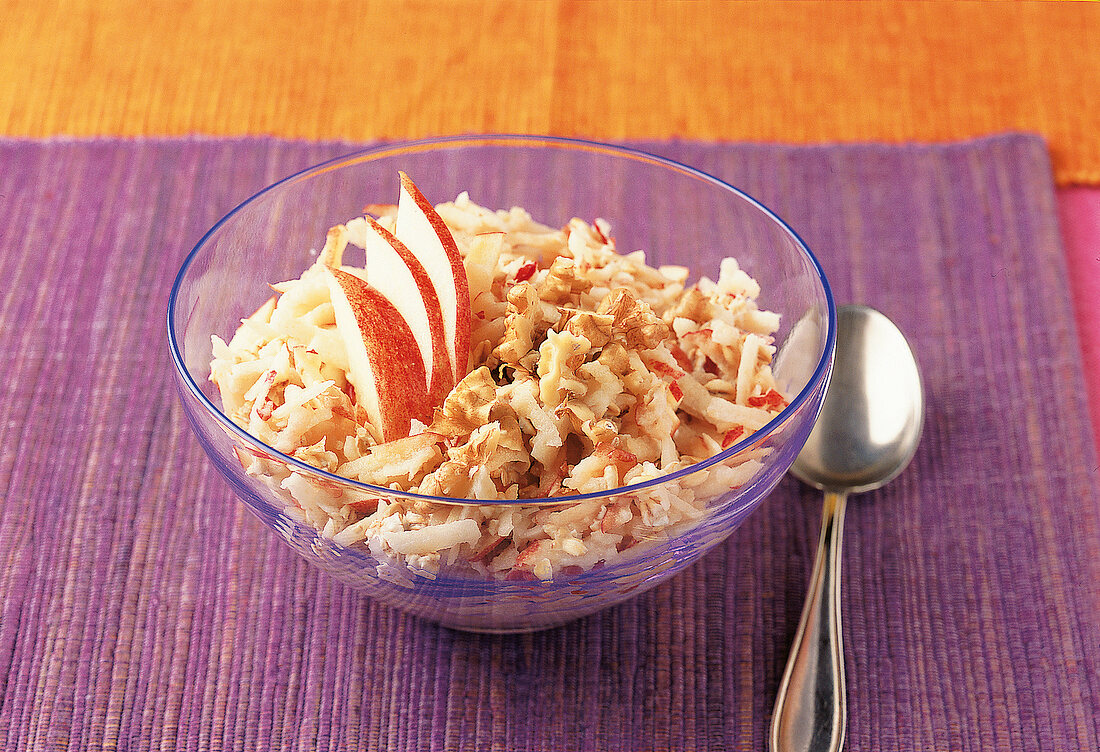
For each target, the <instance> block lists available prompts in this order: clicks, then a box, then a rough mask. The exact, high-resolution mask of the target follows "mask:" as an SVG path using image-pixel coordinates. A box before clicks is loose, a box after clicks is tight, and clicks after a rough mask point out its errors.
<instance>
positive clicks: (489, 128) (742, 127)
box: [0, 0, 1100, 184]
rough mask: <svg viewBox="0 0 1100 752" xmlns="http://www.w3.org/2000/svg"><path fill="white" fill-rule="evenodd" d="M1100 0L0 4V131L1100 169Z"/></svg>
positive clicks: (11, 0) (1081, 171)
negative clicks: (572, 147)
mask: <svg viewBox="0 0 1100 752" xmlns="http://www.w3.org/2000/svg"><path fill="white" fill-rule="evenodd" d="M1097 92H1100V4H1092V3H1031V2H1027V3H1006V2H994V3H984V2H981V3H979V2H941V3H911V2H906V3H881V2H867V3H801V2H799V3H787V2H760V3H719V2H702V1H701V2H661V3H654V2H644V1H640V2H579V1H577V0H533V1H530V2H522V1H521V2H501V1H495V2H472V1H468V0H452V1H445V0H419V1H418V2H411V1H410V2H392V0H391V1H386V2H379V1H371V2H352V1H351V0H299V1H297V2H296V1H294V0H256V1H255V2H243V1H241V0H167V1H159V0H69V1H68V2H63V3H57V2H54V3H48V2H44V0H3V3H0V134H3V135H13V136H48V135H55V134H71V135H78V136H87V135H124V136H126V135H163V134H188V133H201V134H214V135H240V134H274V135H280V136H289V137H302V138H343V139H351V140H369V139H377V138H408V137H419V136H426V135H434V134H445V133H470V132H504V131H509V132H524V133H553V134H558V135H581V136H587V137H591V138H598V139H631V138H669V137H683V138H693V139H718V140H757V141H761V140H766V141H771V140H779V141H788V142H821V141H838V140H839V141H853V140H885V141H908V140H917V141H943V140H951V139H957V138H964V137H969V136H975V135H980V134H984V133H991V132H997V131H1004V130H1027V131H1035V132H1039V133H1042V134H1043V135H1045V136H1046V138H1047V139H1048V141H1049V143H1050V146H1051V152H1052V155H1053V158H1054V162H1055V168H1056V172H1057V176H1058V179H1059V182H1061V183H1073V182H1076V183H1097V184H1100V97H1098V96H1097Z"/></svg>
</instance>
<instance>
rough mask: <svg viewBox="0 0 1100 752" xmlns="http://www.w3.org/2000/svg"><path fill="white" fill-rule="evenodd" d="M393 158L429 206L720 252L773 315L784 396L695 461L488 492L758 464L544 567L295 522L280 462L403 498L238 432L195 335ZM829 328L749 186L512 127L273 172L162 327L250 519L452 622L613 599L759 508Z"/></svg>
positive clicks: (638, 489)
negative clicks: (568, 561) (409, 561)
mask: <svg viewBox="0 0 1100 752" xmlns="http://www.w3.org/2000/svg"><path fill="white" fill-rule="evenodd" d="M398 170H404V171H405V172H407V173H408V174H409V175H411V176H412V177H413V179H414V180H416V182H417V184H418V185H419V186H420V188H421V190H423V191H424V193H425V194H426V195H427V196H428V198H429V199H430V200H431V201H433V202H440V201H448V200H452V199H453V198H454V197H455V196H456V195H458V193H460V192H461V191H469V193H470V196H471V198H473V199H474V201H476V202H477V203H480V204H482V205H483V206H487V207H490V208H510V207H512V206H522V207H524V208H526V209H527V210H528V211H529V212H530V213H531V214H532V216H533V217H534V218H535V219H536V220H538V221H541V222H544V223H546V224H549V225H552V226H562V225H564V224H566V223H567V222H568V221H569V219H571V218H572V217H574V216H579V217H581V218H583V219H586V220H588V221H591V220H593V219H595V218H597V217H602V218H605V219H607V220H608V221H610V222H611V224H612V227H613V229H614V232H615V235H616V240H617V247H618V248H619V250H620V251H622V252H628V251H632V250H636V249H644V250H645V251H646V254H647V260H648V262H649V263H650V264H651V265H654V266H656V265H658V264H666V263H675V264H681V265H684V266H687V267H689V268H690V269H691V270H692V274H693V278H697V277H698V276H701V275H709V276H711V277H715V276H716V275H717V272H718V261H719V260H720V259H721V258H722V257H724V256H734V257H736V258H737V259H738V261H739V262H740V264H741V266H742V268H744V269H745V270H746V271H748V272H749V274H751V275H752V276H753V277H755V279H756V280H757V281H758V282H759V283H760V287H761V290H762V292H761V295H760V298H759V303H760V307H761V308H763V309H767V310H772V311H776V312H778V313H780V314H781V316H782V324H781V328H780V330H779V332H778V334H777V337H776V342H777V343H778V353H777V357H776V359H775V361H774V364H773V367H774V372H775V374H776V376H777V378H778V380H779V382H780V385H781V386H782V387H784V388H785V389H786V390H787V393H788V395H793V396H792V397H791V401H790V404H789V406H788V407H787V408H786V409H784V410H783V412H782V413H781V414H779V415H778V416H777V417H775V418H774V419H773V420H772V421H771V422H770V423H768V424H767V425H766V426H765V427H764V428H762V429H760V430H759V431H757V432H755V433H753V434H751V435H749V436H746V437H744V438H742V439H741V440H740V441H738V442H737V443H736V444H734V445H733V446H731V447H730V448H728V449H727V450H726V451H724V452H722V453H721V454H719V455H716V456H714V457H712V458H710V459H708V460H707V461H705V462H702V463H699V464H698V465H694V466H692V467H690V468H687V469H685V470H683V471H680V472H678V473H674V474H670V475H666V476H663V477H661V478H658V479H656V480H654V481H651V482H649V483H645V484H639V485H636V486H631V487H627V488H622V489H617V490H616V491H613V492H610V493H606V494H589V495H585V496H572V497H556V498H554V499H552V500H550V499H525V500H522V501H520V502H501V503H510V504H518V505H523V506H533V505H539V504H553V505H555V506H564V507H568V506H570V505H573V504H576V503H578V502H584V501H589V500H592V499H601V500H603V501H606V502H607V503H612V502H613V501H615V500H616V499H618V498H623V497H626V496H629V495H635V496H637V495H643V494H654V493H660V492H661V491H662V489H664V490H668V489H669V488H670V487H671V488H674V487H676V486H675V484H681V485H690V484H691V483H693V482H694V481H693V476H694V478H695V479H699V478H701V477H702V476H699V475H696V474H698V473H704V472H708V468H711V466H713V465H716V464H718V463H726V464H729V465H733V464H738V463H740V462H742V461H743V460H744V459H745V458H746V457H748V456H750V453H751V456H754V457H762V467H761V469H760V470H759V472H757V474H756V475H755V476H754V477H753V478H752V479H751V480H750V481H749V482H747V483H745V484H744V485H742V486H740V487H738V488H723V489H721V490H720V491H719V492H718V493H717V494H716V495H715V496H714V498H712V499H710V500H709V501H708V502H707V504H706V507H705V509H706V511H705V513H704V514H703V515H702V516H701V517H700V518H699V519H697V520H695V521H694V522H692V523H691V524H681V525H679V526H677V527H674V528H668V529H666V530H664V531H663V534H662V535H660V536H659V537H657V538H655V539H653V540H651V541H648V542H647V543H644V544H642V545H636V546H634V547H632V548H630V549H628V550H627V551H625V552H623V554H622V555H621V557H619V558H617V559H616V560H615V561H614V562H612V563H606V564H603V565H599V566H597V567H595V568H593V569H590V570H588V571H573V572H570V571H565V572H555V574H554V577H553V578H552V579H550V580H548V581H541V580H530V579H526V580H525V579H492V578H490V577H488V576H475V575H474V574H472V573H471V572H470V571H467V570H461V569H448V568H443V569H441V570H440V571H438V572H435V573H426V572H423V571H419V570H416V569H412V568H410V567H408V566H406V565H405V564H404V563H402V562H400V561H397V560H394V559H391V558H390V557H389V556H387V555H386V554H384V553H382V552H381V551H378V550H373V551H372V549H371V548H370V547H368V546H366V545H355V546H351V547H345V546H342V545H338V544H337V543H335V542H334V541H333V540H331V539H330V538H326V537H324V536H323V535H321V534H320V533H319V532H318V531H317V530H314V529H313V528H312V527H309V526H307V525H306V524H304V523H302V522H299V521H298V517H297V516H295V514H294V501H293V499H292V498H290V496H289V494H288V493H287V491H285V490H284V489H283V487H282V484H281V481H282V480H283V479H285V478H287V477H288V476H289V475H291V474H297V475H298V476H300V478H299V479H298V480H303V479H304V480H305V481H307V482H309V483H312V484H315V485H319V486H321V487H324V488H327V489H330V490H331V491H333V493H334V494H335V495H338V496H340V498H341V499H342V500H345V501H347V502H355V501H360V502H361V501H366V500H370V499H378V498H387V497H394V496H405V497H409V496H416V495H414V494H401V493H399V492H396V491H391V490H389V489H386V488H381V487H376V486H371V485H367V484H364V483H359V482H356V481H352V480H348V479H345V478H341V477H338V476H335V475H332V474H329V473H326V472H324V471H321V470H318V469H316V468H313V467H311V466H309V465H305V464H303V463H301V462H299V461H298V460H296V459H294V458H291V457H289V456H287V455H284V454H281V453H280V452H277V451H276V450H274V449H272V448H271V447H270V446H267V445H266V444H264V443H262V442H260V441H259V440H257V439H255V438H254V437H252V436H251V435H249V434H248V433H246V432H245V431H243V430H242V429H241V428H239V427H238V426H237V425H236V424H234V423H233V422H232V421H231V420H229V418H227V417H226V416H225V415H224V414H223V413H222V412H221V410H220V409H219V404H220V398H219V396H218V392H217V387H216V386H214V385H213V384H212V383H211V382H210V381H209V375H210V360H211V344H210V337H211V335H212V334H218V335H220V336H222V337H224V338H228V337H229V336H231V335H232V333H233V331H234V330H235V329H236V327H237V325H238V323H239V321H240V319H241V318H243V317H244V316H247V315H248V314H250V313H251V312H252V311H254V310H255V309H256V308H257V307H258V306H259V305H260V304H261V303H262V302H263V301H264V300H266V299H267V298H268V297H269V296H270V290H269V288H268V283H271V282H276V281H281V280H284V279H294V278H296V277H298V275H299V274H300V273H301V272H302V271H303V270H304V269H305V268H306V267H307V266H308V265H309V264H311V263H312V261H313V256H311V255H310V253H311V249H318V248H320V246H321V245H322V244H323V242H324V237H325V232H326V230H327V229H328V228H329V227H330V226H332V225H335V224H337V223H341V222H345V221H347V220H348V219H350V218H352V217H355V216H358V215H359V214H360V213H361V211H362V207H363V206H364V205H365V204H368V203H386V202H392V201H394V200H395V197H396V196H397V193H398V176H397V173H398ZM835 329H836V312H835V308H834V303H833V299H832V296H831V293H830V291H829V286H828V283H827V281H826V279H825V275H824V273H823V272H822V269H821V267H820V265H819V264H818V262H817V260H816V259H815V258H814V257H813V255H812V254H811V253H810V251H809V249H808V248H807V247H806V245H805V244H804V243H803V242H802V240H801V239H800V238H799V237H798V236H797V235H796V234H795V233H794V231H792V230H791V229H790V228H789V227H788V226H787V225H786V224H784V223H783V221H781V220H780V219H779V218H778V217H776V216H775V215H774V214H773V213H772V212H771V211H769V210H768V209H767V208H765V207H764V206H762V205H761V204H760V203H759V202H757V201H756V200H754V199H752V198H751V197H749V196H747V195H746V194H744V193H742V192H741V191H739V190H737V189H736V188H734V187H732V186H730V185H727V184H726V183H723V182H722V181H720V180H717V179H715V178H713V177H711V176H709V175H706V174H704V173H702V172H700V171H698V170H695V169H692V168H690V167H686V166H684V165H681V164H677V163H675V162H672V161H669V160H667V159H663V158H659V157H655V156H652V155H649V154H645V153H641V152H638V151H633V150H630V149H624V148H618V147H613V146H607V145H603V144H596V143H590V142H584V141H576V140H566V139H556V138H546V137H526V136H486V137H466V138H462V137H459V138H444V139H438V140H432V141H418V142H412V143H406V144H401V145H396V146H384V147H381V148H374V149H370V150H366V151H363V152H359V153H355V154H351V155H349V156H345V157H341V158H339V159H335V160H332V161H329V162H326V163H324V164H321V165H318V166H316V167H313V168H310V169H308V170H305V171H303V172H301V173H298V174H297V175H294V176H292V177H289V178H286V179H285V180H282V181H280V182H278V183H276V184H274V185H272V186H271V187H269V188H266V189H264V190H263V191H261V192H260V193H258V194H256V195H255V196H253V197H252V198H250V199H248V200H247V201H245V202H244V203H243V204H241V205H240V206H238V207H237V208H236V209H234V210H233V211H232V212H230V213H229V214H228V215H226V217H225V218H223V219H222V220H221V221H219V222H218V223H217V224H216V225H215V226H214V227H213V228H212V229H211V230H210V231H209V232H208V233H207V234H206V235H205V236H204V237H203V238H202V239H201V240H200V241H199V243H198V244H197V245H196V246H195V248H194V250H192V251H191V253H190V255H188V257H187V259H186V260H185V261H184V263H183V266H182V268H181V269H180V271H179V274H178V276H177V278H176V281H175V285H174V287H173V289H172V293H171V298H170V301H169V307H168V341H169V346H170V349H171V353H172V358H173V360H174V361H175V365H176V375H177V386H178V389H179V394H180V399H181V401H182V404H183V407H184V410H185V412H186V414H187V418H188V420H189V421H190V423H191V425H192V427H193V428H194V430H195V434H196V435H197V436H198V438H199V442H200V443H201V444H202V446H203V448H204V449H205V450H206V452H207V454H208V455H209V457H210V459H211V461H212V462H213V463H214V465H215V467H217V469H218V470H219V471H220V472H221V473H222V475H224V476H225V478H226V480H227V481H228V482H229V484H230V485H231V486H232V488H233V489H234V490H235V491H236V492H237V494H238V495H239V496H240V498H241V499H242V500H243V501H244V503H245V504H247V505H248V507H249V508H250V509H251V510H252V511H253V512H254V513H255V514H256V516H257V517H259V518H260V519H261V520H262V521H263V522H264V523H265V524H266V525H268V526H269V527H270V528H271V529H272V530H274V531H275V532H276V533H277V534H278V535H279V536H280V537H281V538H282V539H283V540H284V541H286V543H287V544H288V545H290V546H291V547H292V548H293V549H294V550H295V551H297V552H298V553H299V554H301V555H302V556H304V557H305V558H306V559H308V560H309V561H311V562H313V563H315V564H316V565H317V566H319V567H321V568H322V569H324V570H325V571H327V572H329V573H330V574H332V575H333V576H335V577H336V578H338V579H339V580H341V581H342V582H345V583H347V584H348V585H350V586H352V587H354V588H357V589H359V590H361V591H363V592H365V593H367V594H368V595H370V596H372V597H374V598H377V599H378V600H380V601H383V602H385V603H388V604H390V605H392V606H395V607H397V608H400V609H403V610H405V611H407V612H410V613H413V614H416V615H418V616H421V617H423V618H426V619H429V620H432V621H435V622H438V623H441V624H444V625H447V626H450V627H454V628H458V629H467V630H477V631H494V632H512V631H526V630H535V629H541V628H546V627H551V626H554V625H558V624H562V623H565V622H567V621H570V620H572V619H575V618H577V617H580V616H582V615H585V614H589V613H592V612H594V611H597V610H599V609H602V608H605V607H607V606H610V605H612V604H615V603H619V602H621V601H623V600H626V599H628V598H630V597H632V596H634V595H637V594H639V593H641V592H643V591H645V590H647V589H649V588H651V587H653V586H655V585H657V584H658V583H660V582H662V581H663V580H665V579H667V578H669V577H671V576H673V575H674V574H676V573H677V572H679V571H680V570H682V569H683V568H684V567H686V566H688V565H689V564H691V563H692V562H693V561H695V560H696V559H698V558H699V557H700V556H701V555H702V554H703V553H704V552H705V551H706V550H707V549H709V548H710V547H711V546H713V545H715V544H717V543H719V542H721V541H722V540H723V539H725V538H726V537H727V536H728V535H729V534H730V533H731V532H732V531H733V530H735V529H736V528H737V526H738V525H740V524H741V522H743V521H744V520H745V518H746V517H747V516H748V515H749V514H750V513H751V512H752V511H753V510H754V509H756V508H757V506H759V505H760V503H761V501H762V500H763V499H764V497H765V496H766V495H767V494H768V492H769V491H771V489H772V488H773V487H774V486H775V485H776V483H778V482H779V480H780V478H781V477H782V476H783V474H784V473H785V472H786V471H787V469H788V468H789V467H790V465H791V463H792V462H793V461H794V458H795V456H796V455H797V454H798V451H799V450H800V449H801V448H802V445H803V443H804V442H805V440H806V437H807V435H808V434H809V432H810V428H811V427H812V425H813V422H814V420H815V419H816V417H817V414H818V411H819V409H820V407H821V403H822V400H823V398H824V395H825V389H826V386H827V382H828V380H829V374H830V372H831V368H832V360H833V350H834V340H835ZM246 467H248V468H249V470H251V472H246V470H245V468H246ZM416 498H419V499H427V500H429V501H432V502H436V503H447V504H456V503H458V504H462V503H475V502H471V501H461V500H455V499H442V498H434V497H426V496H419V497H416ZM476 503H480V502H476ZM227 515H228V511H227ZM376 548H377V547H376Z"/></svg>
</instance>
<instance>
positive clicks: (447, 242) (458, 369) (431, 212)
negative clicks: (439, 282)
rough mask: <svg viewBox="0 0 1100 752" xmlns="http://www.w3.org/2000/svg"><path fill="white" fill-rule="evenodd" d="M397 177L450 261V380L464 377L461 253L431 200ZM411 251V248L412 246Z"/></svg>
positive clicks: (466, 296) (466, 330)
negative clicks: (452, 316) (453, 311)
mask: <svg viewBox="0 0 1100 752" xmlns="http://www.w3.org/2000/svg"><path fill="white" fill-rule="evenodd" d="M399 174H400V176H401V187H402V189H404V190H405V192H407V193H408V194H409V196H410V197H411V198H412V199H413V201H414V202H415V204H416V206H417V207H418V208H419V209H420V211H421V212H422V213H423V214H424V216H425V217H427V218H428V222H429V223H430V224H431V226H432V229H433V230H435V234H436V235H437V236H438V237H439V241H440V243H442V245H443V250H444V251H445V252H446V254H447V259H448V261H450V264H451V273H452V274H453V275H454V286H455V300H456V308H457V310H456V315H455V341H454V343H453V344H454V351H453V352H454V383H456V384H457V383H458V382H460V381H462V379H463V378H465V376H466V374H467V372H468V371H469V370H470V287H469V284H468V283H467V281H466V266H465V265H464V264H463V263H462V255H461V254H460V253H459V252H458V246H457V245H456V244H455V240H454V237H453V236H452V235H451V230H450V228H448V227H447V224H446V223H445V222H444V221H443V218H442V217H440V216H439V213H438V212H436V210H435V207H434V206H432V204H431V202H429V201H428V199H426V198H425V197H424V194H423V193H421V192H420V189H419V188H417V187H416V184H415V183H413V181H412V179H411V178H409V176H408V175H406V174H405V173H404V172H401V173H399ZM400 231H401V228H400V227H398V232H400ZM413 250H414V251H415V249H413Z"/></svg>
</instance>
